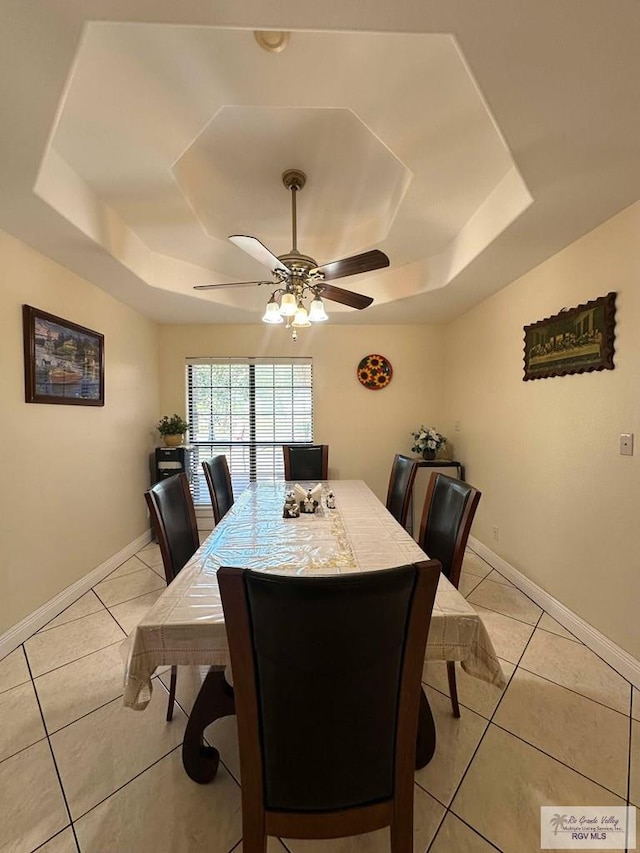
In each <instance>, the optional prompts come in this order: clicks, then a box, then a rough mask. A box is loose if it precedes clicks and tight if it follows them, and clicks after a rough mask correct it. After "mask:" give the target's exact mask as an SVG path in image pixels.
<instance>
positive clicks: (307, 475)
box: [282, 444, 329, 480]
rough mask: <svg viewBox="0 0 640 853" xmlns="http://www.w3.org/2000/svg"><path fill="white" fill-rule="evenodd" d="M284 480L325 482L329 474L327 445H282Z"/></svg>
mask: <svg viewBox="0 0 640 853" xmlns="http://www.w3.org/2000/svg"><path fill="white" fill-rule="evenodd" d="M282 452H283V454H284V478H285V480H326V479H327V478H328V472H329V445H328V444H284V445H283V446H282Z"/></svg>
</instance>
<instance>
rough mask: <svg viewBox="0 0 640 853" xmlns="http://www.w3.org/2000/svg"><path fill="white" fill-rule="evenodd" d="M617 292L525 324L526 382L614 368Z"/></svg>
mask: <svg viewBox="0 0 640 853" xmlns="http://www.w3.org/2000/svg"><path fill="white" fill-rule="evenodd" d="M615 316H616V294H615V293H608V294H607V295H606V296H600V297H599V298H598V299H593V300H592V301H591V302H585V304H584V305H578V306H577V307H576V308H568V309H564V310H563V311H561V312H560V313H559V314H556V315H555V316H553V317H547V319H546V320H539V321H538V322H537V323H532V324H531V325H530V326H525V327H524V377H523V379H524V381H525V382H526V381H527V380H528V379H547V378H548V377H550V376H566V375H567V374H570V373H587V372H589V371H592V370H613V369H614V366H615V365H614V363H613V352H614V342H615Z"/></svg>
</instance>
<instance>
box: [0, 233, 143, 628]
mask: <svg viewBox="0 0 640 853" xmlns="http://www.w3.org/2000/svg"><path fill="white" fill-rule="evenodd" d="M0 293H1V294H2V307H1V309H0V401H1V402H0V477H1V479H2V488H1V489H0V589H1V590H2V594H1V595H0V634H1V633H2V632H3V631H5V630H6V629H8V628H9V627H11V626H12V625H14V624H15V623H17V622H18V621H19V620H20V619H22V618H23V617H25V616H26V615H28V614H29V613H30V612H32V611H33V610H35V609H36V608H37V607H39V606H40V605H42V604H44V603H45V602H46V601H47V600H49V599H50V598H52V597H53V596H54V595H56V594H57V593H59V592H60V591H61V590H63V589H64V588H65V587H66V586H68V585H69V584H71V583H73V582H74V581H77V580H78V579H79V578H81V577H83V576H84V575H86V574H87V573H88V572H90V571H91V570H92V569H94V568H95V567H96V566H98V565H100V563H102V562H103V561H104V560H106V559H107V558H109V557H111V556H113V554H115V553H117V552H118V551H119V550H120V549H121V548H123V547H124V546H125V545H127V544H129V543H130V542H131V541H133V540H134V539H135V538H136V537H138V536H139V535H140V534H142V533H143V532H144V531H145V530H146V529H147V528H148V522H147V517H146V509H145V505H144V500H143V497H142V495H143V492H144V489H145V488H148V482H149V469H148V454H149V452H150V450H151V448H152V447H153V444H154V440H153V439H154V435H153V426H154V424H155V422H156V421H157V418H158V411H159V406H158V341H157V338H158V332H157V326H156V325H155V324H154V323H152V322H151V321H149V320H146V319H144V318H142V317H140V316H139V315H137V314H136V313H135V312H133V311H132V310H130V309H129V308H126V307H125V306H124V305H122V304H120V303H118V302H116V301H115V300H114V299H113V298H111V297H109V296H107V295H106V294H105V293H103V292H102V291H101V290H99V289H98V288H96V287H94V286H93V285H91V284H89V283H88V282H86V281H84V280H83V279H81V278H79V277H78V276H76V275H73V274H72V273H70V272H69V271H68V270H66V269H65V268H64V267H61V266H59V265H58V264H55V263H53V262H52V261H50V260H48V259H47V258H45V257H44V256H43V255H41V254H39V253H38V252H36V251H34V250H33V249H30V248H29V247H27V246H25V245H24V244H22V243H20V242H19V241H17V240H15V239H14V238H13V237H9V236H8V235H6V234H3V233H2V232H0ZM23 303H26V304H29V305H33V306H35V307H36V308H40V309H42V310H43V311H48V312H50V313H52V314H56V315H58V316H62V317H64V318H65V319H68V320H72V321H74V322H76V323H79V324H80V325H83V326H87V327H89V328H91V329H95V330H97V331H99V332H102V333H103V334H104V336H105V363H106V382H105V400H106V403H105V406H104V407H90V406H87V407H85V406H58V405H46V404H35V403H31V404H27V403H25V402H24V373H23V358H22V304H23Z"/></svg>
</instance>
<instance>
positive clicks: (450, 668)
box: [447, 660, 460, 717]
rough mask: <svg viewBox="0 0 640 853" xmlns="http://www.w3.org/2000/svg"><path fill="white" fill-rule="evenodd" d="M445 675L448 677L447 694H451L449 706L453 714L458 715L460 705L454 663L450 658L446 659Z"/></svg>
mask: <svg viewBox="0 0 640 853" xmlns="http://www.w3.org/2000/svg"><path fill="white" fill-rule="evenodd" d="M447 676H448V678H449V695H450V696H451V707H452V708H453V716H454V717H459V716H460V705H458V686H457V684H456V665H455V662H454V661H452V660H448V661H447Z"/></svg>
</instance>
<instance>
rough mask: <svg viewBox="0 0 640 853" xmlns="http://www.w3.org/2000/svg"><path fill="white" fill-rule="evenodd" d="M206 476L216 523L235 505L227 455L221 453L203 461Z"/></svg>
mask: <svg viewBox="0 0 640 853" xmlns="http://www.w3.org/2000/svg"><path fill="white" fill-rule="evenodd" d="M202 468H203V470H204V478H205V480H206V481H207V488H208V489H209V495H210V496H211V508H212V509H213V520H214V522H215V523H216V524H218V523H219V522H220V520H221V519H222V518H224V516H225V515H226V514H227V513H228V512H229V510H230V509H231V507H232V506H233V485H232V483H231V474H230V473H229V463H228V462H227V457H226V456H225V455H224V454H223V453H221V454H220V455H218V456H214V457H212V458H211V459H208V460H206V461H205V462H203V463H202Z"/></svg>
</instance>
